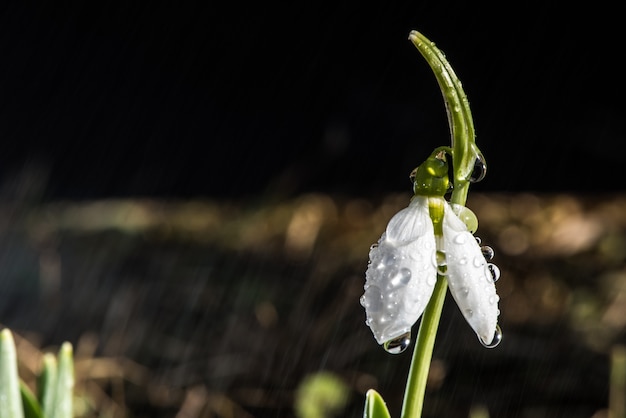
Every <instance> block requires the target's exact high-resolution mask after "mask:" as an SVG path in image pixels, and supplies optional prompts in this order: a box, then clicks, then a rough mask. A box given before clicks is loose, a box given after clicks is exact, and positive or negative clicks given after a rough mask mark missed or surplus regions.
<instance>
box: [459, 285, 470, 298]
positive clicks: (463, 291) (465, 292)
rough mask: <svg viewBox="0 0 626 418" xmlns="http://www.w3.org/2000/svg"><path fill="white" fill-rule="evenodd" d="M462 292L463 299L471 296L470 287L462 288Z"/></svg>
mask: <svg viewBox="0 0 626 418" xmlns="http://www.w3.org/2000/svg"><path fill="white" fill-rule="evenodd" d="M460 291H461V296H463V297H467V296H468V295H469V287H462V288H461V289H460Z"/></svg>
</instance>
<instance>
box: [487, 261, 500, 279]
mask: <svg viewBox="0 0 626 418" xmlns="http://www.w3.org/2000/svg"><path fill="white" fill-rule="evenodd" d="M487 269H488V270H489V274H490V275H491V279H492V280H493V281H494V282H497V281H498V279H499V278H500V269H499V268H498V266H496V265H495V264H493V263H488V264H487Z"/></svg>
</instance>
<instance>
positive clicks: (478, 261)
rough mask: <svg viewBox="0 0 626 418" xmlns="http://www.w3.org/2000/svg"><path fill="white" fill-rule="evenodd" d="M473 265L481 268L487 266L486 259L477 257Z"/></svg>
mask: <svg viewBox="0 0 626 418" xmlns="http://www.w3.org/2000/svg"><path fill="white" fill-rule="evenodd" d="M472 263H473V264H474V267H481V266H484V265H485V259H484V258H483V257H475V258H474V261H473V262H472Z"/></svg>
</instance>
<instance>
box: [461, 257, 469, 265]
mask: <svg viewBox="0 0 626 418" xmlns="http://www.w3.org/2000/svg"><path fill="white" fill-rule="evenodd" d="M459 264H460V265H462V266H464V265H466V264H467V257H461V259H460V260H459Z"/></svg>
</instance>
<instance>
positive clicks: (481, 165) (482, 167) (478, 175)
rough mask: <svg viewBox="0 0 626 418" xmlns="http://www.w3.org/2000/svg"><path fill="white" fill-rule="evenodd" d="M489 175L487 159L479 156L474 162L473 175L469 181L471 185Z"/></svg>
mask: <svg viewBox="0 0 626 418" xmlns="http://www.w3.org/2000/svg"><path fill="white" fill-rule="evenodd" d="M486 175H487V164H486V163H485V158H484V157H483V156H482V155H481V154H478V157H477V158H476V161H474V169H473V170H472V174H470V178H469V181H470V183H478V182H479V181H481V180H482V179H484V178H485V176H486Z"/></svg>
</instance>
